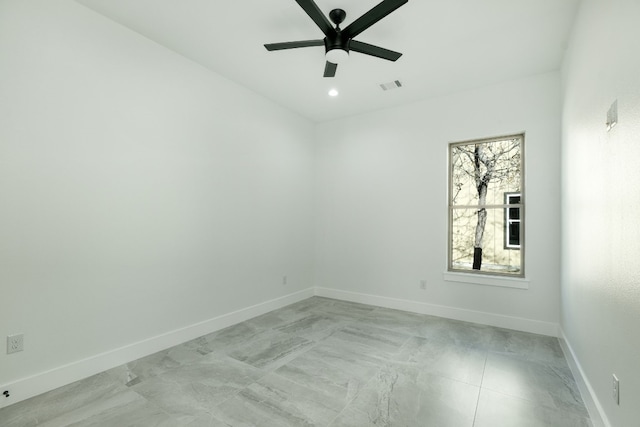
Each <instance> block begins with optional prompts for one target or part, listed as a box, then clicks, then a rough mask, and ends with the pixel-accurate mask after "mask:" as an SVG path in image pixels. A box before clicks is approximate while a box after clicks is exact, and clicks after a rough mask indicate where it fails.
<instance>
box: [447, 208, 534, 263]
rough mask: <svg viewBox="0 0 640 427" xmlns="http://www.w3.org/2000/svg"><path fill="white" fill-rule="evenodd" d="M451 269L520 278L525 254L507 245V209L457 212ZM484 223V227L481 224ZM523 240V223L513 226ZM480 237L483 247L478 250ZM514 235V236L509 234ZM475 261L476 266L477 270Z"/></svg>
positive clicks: (454, 212) (454, 213)
mask: <svg viewBox="0 0 640 427" xmlns="http://www.w3.org/2000/svg"><path fill="white" fill-rule="evenodd" d="M451 215H452V223H451V225H452V227H451V232H452V239H451V254H450V256H451V268H452V269H454V270H466V271H473V270H479V271H484V272H492V273H503V274H514V275H519V274H520V272H521V265H522V264H521V251H518V250H513V249H508V248H507V247H506V246H507V245H508V243H509V242H505V232H504V230H505V216H504V209H500V208H494V209H477V208H476V209H464V208H460V209H453V210H452V211H451ZM482 222H484V227H480V228H481V229H482V230H481V231H480V230H479V225H478V224H479V223H482ZM512 226H513V228H512V229H513V230H514V232H517V243H518V244H519V239H520V223H519V222H516V223H513V224H512ZM478 234H481V241H482V247H481V248H476V247H475V246H476V244H475V242H476V241H478V239H477V237H478ZM509 234H511V233H509ZM474 261H475V263H476V265H475V267H476V268H475V269H474Z"/></svg>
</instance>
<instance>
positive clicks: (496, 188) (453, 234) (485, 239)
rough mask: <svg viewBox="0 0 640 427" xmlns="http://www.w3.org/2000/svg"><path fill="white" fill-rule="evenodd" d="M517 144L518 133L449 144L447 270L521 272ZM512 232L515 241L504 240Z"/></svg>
mask: <svg viewBox="0 0 640 427" xmlns="http://www.w3.org/2000/svg"><path fill="white" fill-rule="evenodd" d="M523 144H524V135H513V136H507V137H502V138H492V139H484V140H477V141H468V142H460V143H453V144H450V152H449V158H450V177H449V182H450V188H449V229H450V241H449V270H452V271H468V272H473V271H475V272H486V273H491V274H507V275H514V276H523V275H524V267H523V256H522V254H523V249H524V245H523V230H524V222H523V213H524V212H523V211H524V204H523V202H524V192H523V185H522V176H523ZM513 194H517V195H518V197H512V196H511V197H509V196H508V195H513ZM515 202H517V203H515ZM516 215H517V217H518V223H517V227H515V226H514V222H513V221H511V222H510V221H509V219H510V218H514V216H516ZM514 231H516V232H518V233H519V236H517V241H518V243H519V244H518V245H514V244H513V240H516V239H515V238H514V237H513V236H512V237H511V239H512V241H511V242H509V241H508V240H507V241H505V239H508V238H509V237H508V236H509V235H510V233H511V234H513V232H514Z"/></svg>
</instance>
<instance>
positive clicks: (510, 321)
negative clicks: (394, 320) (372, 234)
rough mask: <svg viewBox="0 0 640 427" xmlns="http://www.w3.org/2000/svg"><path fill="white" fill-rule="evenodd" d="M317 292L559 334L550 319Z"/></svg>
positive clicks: (329, 296) (382, 305)
mask: <svg viewBox="0 0 640 427" xmlns="http://www.w3.org/2000/svg"><path fill="white" fill-rule="evenodd" d="M316 295H318V296H322V297H327V298H334V299H339V300H344V301H351V302H359V303H361V304H369V305H376V306H378V307H385V308H393V309H396V310H404V311H409V312H412V313H419V314H429V315H432V316H438V317H446V318H448V319H455V320H462V321H465V322H473V323H480V324H483V325H490V326H497V327H499V328H506V329H515V330H518V331H523V332H531V333H534V334H540V335H548V336H552V337H557V336H558V324H557V323H552V322H542V321H539V320H532V319H525V318H522V317H513V316H504V315H501V314H495V313H487V312H483V311H475V310H466V309H463V308H456V307H448V306H444V305H436V304H427V303H424V302H416V301H409V300H404V299H397V298H389V297H382V296H378V295H369V294H361V293H356V292H347V291H341V290H338V289H330V288H316Z"/></svg>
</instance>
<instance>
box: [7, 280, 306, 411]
mask: <svg viewBox="0 0 640 427" xmlns="http://www.w3.org/2000/svg"><path fill="white" fill-rule="evenodd" d="M313 295H314V290H313V288H309V289H305V290H302V291H299V292H295V293H292V294H289V295H285V296H283V297H279V298H275V299H272V300H269V301H265V302H262V303H260V304H256V305H253V306H250V307H246V308H243V309H241V310H237V311H234V312H231V313H226V314H223V315H220V316H217V317H214V318H212V319H209V320H205V321H203V322H199V323H196V324H193V325H189V326H186V327H184V328H180V329H176V330H174V331H170V332H167V333H165V334H162V335H158V336H155V337H152V338H149V339H146V340H143V341H140V342H136V343H133V344H130V345H127V346H125V347H121V348H117V349H114V350H110V351H108V352H105V353H102V354H97V355H95V356H92V357H89V358H86V359H83V360H78V361H76V362H73V363H69V364H67V365H64V366H60V367H57V368H55V369H52V370H50V371H46V372H41V373H38V374H35V375H32V376H30V377H27V378H23V379H20V380H18V381H15V382H12V383H8V384H3V385H0V390H3V391H4V390H9V392H10V397H9V398H4V397H2V400H0V408H3V407H5V406H9V405H12V404H14V403H18V402H20V401H22V400H25V399H28V398H30V397H33V396H37V395H39V394H42V393H45V392H47V391H51V390H54V389H56V388H58V387H61V386H64V385H67V384H71V383H73V382H75V381H78V380H81V379H84V378H87V377H89V376H91V375H95V374H98V373H100V372H103V371H106V370H108V369H111V368H115V367H116V366H120V365H122V364H125V363H128V362H131V361H133V360H136V359H139V358H141V357H145V356H148V355H150V354H153V353H156V352H158V351H161V350H164V349H167V348H170V347H173V346H175V345H178V344H182V343H184V342H187V341H189V340H192V339H195V338H198V337H201V336H203V335H207V334H210V333H212V332H215V331H218V330H220V329H223V328H226V327H228V326H231V325H235V324H236V323H240V322H243V321H245V320H249V319H251V318H253V317H256V316H259V315H261V314H265V313H268V312H270V311H273V310H277V309H279V308H282V307H285V306H287V305H289V304H293V303H296V302H298V301H302V300H304V299H307V298H310V297H312V296H313Z"/></svg>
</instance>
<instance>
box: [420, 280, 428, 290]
mask: <svg viewBox="0 0 640 427" xmlns="http://www.w3.org/2000/svg"><path fill="white" fill-rule="evenodd" d="M420 289H427V281H426V280H420Z"/></svg>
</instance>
